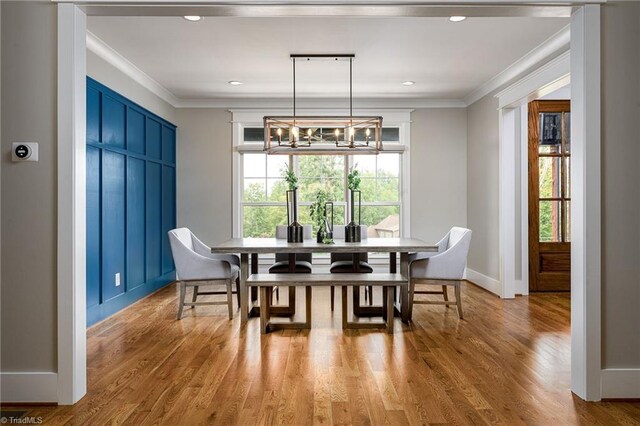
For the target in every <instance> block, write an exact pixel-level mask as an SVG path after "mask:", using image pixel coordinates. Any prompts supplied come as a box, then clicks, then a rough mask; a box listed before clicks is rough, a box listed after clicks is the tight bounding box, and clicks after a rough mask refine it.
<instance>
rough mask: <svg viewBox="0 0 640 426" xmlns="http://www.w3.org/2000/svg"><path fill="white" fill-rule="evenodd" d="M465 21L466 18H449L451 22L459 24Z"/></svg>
mask: <svg viewBox="0 0 640 426" xmlns="http://www.w3.org/2000/svg"><path fill="white" fill-rule="evenodd" d="M465 19H467V17H466V16H452V17H451V18H449V20H450V21H451V22H461V21H464V20H465Z"/></svg>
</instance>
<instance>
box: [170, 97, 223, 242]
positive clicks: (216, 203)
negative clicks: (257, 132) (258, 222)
mask: <svg viewBox="0 0 640 426" xmlns="http://www.w3.org/2000/svg"><path fill="white" fill-rule="evenodd" d="M176 125H177V126H178V146H177V164H178V167H177V185H178V186H177V195H178V222H177V223H178V226H186V227H189V228H191V230H192V231H193V232H194V233H195V234H196V235H198V237H199V238H200V239H202V240H203V241H204V242H205V243H207V244H213V243H216V242H220V241H223V240H226V239H228V238H231V236H232V228H231V226H232V222H231V218H232V215H233V213H232V210H233V209H232V191H233V189H232V187H233V174H232V160H233V155H232V153H233V151H232V136H231V113H230V112H229V111H227V110H226V109H214V108H186V109H178V110H177V122H176Z"/></svg>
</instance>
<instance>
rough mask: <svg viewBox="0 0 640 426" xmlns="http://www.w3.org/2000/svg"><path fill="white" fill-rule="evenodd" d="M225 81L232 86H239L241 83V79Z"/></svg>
mask: <svg viewBox="0 0 640 426" xmlns="http://www.w3.org/2000/svg"><path fill="white" fill-rule="evenodd" d="M227 83H229V84H230V85H232V86H240V85H241V84H242V82H241V81H236V80H231V81H228V82H227Z"/></svg>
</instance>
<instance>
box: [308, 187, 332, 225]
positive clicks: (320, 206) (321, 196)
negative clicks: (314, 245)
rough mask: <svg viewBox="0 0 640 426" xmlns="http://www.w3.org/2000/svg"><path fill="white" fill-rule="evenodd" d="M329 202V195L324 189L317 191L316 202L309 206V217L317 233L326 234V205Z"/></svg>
mask: <svg viewBox="0 0 640 426" xmlns="http://www.w3.org/2000/svg"><path fill="white" fill-rule="evenodd" d="M328 200H329V193H328V192H327V191H326V190H324V189H319V190H317V191H316V201H315V202H313V203H312V204H311V205H310V206H309V216H310V217H311V220H313V223H314V225H315V226H316V228H317V230H316V231H322V233H323V234H324V232H325V215H326V211H325V204H326V202H327V201H328Z"/></svg>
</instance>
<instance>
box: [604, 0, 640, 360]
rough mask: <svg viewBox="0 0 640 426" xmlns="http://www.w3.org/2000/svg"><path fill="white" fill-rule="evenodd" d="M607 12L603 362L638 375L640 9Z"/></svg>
mask: <svg viewBox="0 0 640 426" xmlns="http://www.w3.org/2000/svg"><path fill="white" fill-rule="evenodd" d="M602 12H603V13H602V118H603V120H602V302H603V305H602V320H603V332H602V347H603V354H602V355H603V357H602V362H603V366H604V367H608V368H612V367H619V368H624V367H627V368H628V367H635V368H638V367H640V331H639V330H640V309H638V307H639V306H640V285H639V284H638V280H639V277H640V262H639V260H640V224H639V223H640V190H639V189H638V183H640V167H638V162H639V161H640V4H639V3H608V4H606V5H605V6H604V7H603V9H602Z"/></svg>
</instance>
